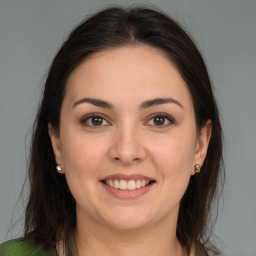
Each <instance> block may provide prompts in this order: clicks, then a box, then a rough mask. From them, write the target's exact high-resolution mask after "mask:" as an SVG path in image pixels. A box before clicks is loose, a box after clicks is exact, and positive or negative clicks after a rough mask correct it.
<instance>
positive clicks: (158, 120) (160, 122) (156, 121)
mask: <svg viewBox="0 0 256 256" xmlns="http://www.w3.org/2000/svg"><path fill="white" fill-rule="evenodd" d="M153 122H154V125H164V124H165V118H164V117H162V116H157V117H154V118H153Z"/></svg>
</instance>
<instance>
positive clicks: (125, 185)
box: [104, 179, 149, 190]
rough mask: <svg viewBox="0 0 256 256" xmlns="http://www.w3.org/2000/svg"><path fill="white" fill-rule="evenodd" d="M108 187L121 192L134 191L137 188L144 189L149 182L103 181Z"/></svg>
mask: <svg viewBox="0 0 256 256" xmlns="http://www.w3.org/2000/svg"><path fill="white" fill-rule="evenodd" d="M104 183H105V184H107V185H108V186H110V187H112V188H115V189H121V190H127V189H128V190H135V189H139V188H144V187H145V186H147V185H148V184H149V180H129V181H126V180H117V179H115V180H105V182H104Z"/></svg>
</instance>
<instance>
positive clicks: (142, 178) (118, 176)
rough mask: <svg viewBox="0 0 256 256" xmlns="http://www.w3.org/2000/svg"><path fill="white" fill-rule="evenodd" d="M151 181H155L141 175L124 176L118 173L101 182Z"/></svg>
mask: <svg viewBox="0 0 256 256" xmlns="http://www.w3.org/2000/svg"><path fill="white" fill-rule="evenodd" d="M115 179H117V180H126V181H129V180H149V181H152V180H154V179H152V178H150V177H147V176H144V175H140V174H122V173H117V174H112V175H108V176H106V177H104V178H103V179H101V180H115Z"/></svg>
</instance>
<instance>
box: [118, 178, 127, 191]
mask: <svg viewBox="0 0 256 256" xmlns="http://www.w3.org/2000/svg"><path fill="white" fill-rule="evenodd" d="M119 184H120V189H127V187H128V183H127V181H126V180H120V182H119Z"/></svg>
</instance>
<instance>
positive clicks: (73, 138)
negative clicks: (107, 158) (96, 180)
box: [61, 133, 105, 176]
mask: <svg viewBox="0 0 256 256" xmlns="http://www.w3.org/2000/svg"><path fill="white" fill-rule="evenodd" d="M99 143H100V142H99V141H98V140H97V139H93V140H92V139H90V138H88V137H86V136H84V135H81V134H79V133H75V134H73V135H70V136H65V139H64V140H63V141H62V144H61V149H62V150H61V151H62V157H63V164H64V166H65V169H66V171H67V172H72V173H73V174H76V175H78V176H87V175H92V174H93V173H95V172H96V170H97V167H98V166H99V165H100V163H101V160H102V159H103V157H104V155H105V148H104V145H103V143H102V141H101V144H99ZM99 145H101V146H100V147H99ZM95 174H96V173H95Z"/></svg>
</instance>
